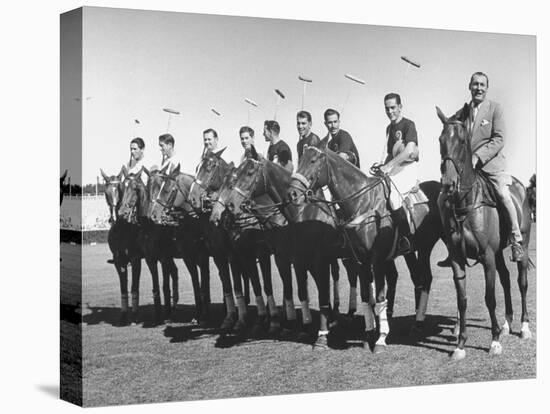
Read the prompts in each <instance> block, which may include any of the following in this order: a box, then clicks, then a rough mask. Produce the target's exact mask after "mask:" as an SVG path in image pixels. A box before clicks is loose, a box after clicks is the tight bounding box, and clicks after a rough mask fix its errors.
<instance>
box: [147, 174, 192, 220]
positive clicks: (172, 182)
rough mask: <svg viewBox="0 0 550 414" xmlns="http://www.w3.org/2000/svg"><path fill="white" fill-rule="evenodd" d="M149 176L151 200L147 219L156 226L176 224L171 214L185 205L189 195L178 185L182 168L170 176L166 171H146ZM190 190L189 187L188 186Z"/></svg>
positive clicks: (148, 188) (149, 195)
mask: <svg viewBox="0 0 550 414" xmlns="http://www.w3.org/2000/svg"><path fill="white" fill-rule="evenodd" d="M146 173H147V174H148V176H149V180H148V184H147V192H148V198H149V200H151V203H150V204H149V208H148V211H147V217H148V218H150V219H151V220H152V221H153V222H154V223H156V224H163V225H165V224H174V220H173V218H172V217H171V215H170V213H171V212H172V210H173V209H174V207H175V206H179V205H181V204H183V202H184V201H185V200H184V198H186V195H187V193H185V194H184V193H183V191H184V189H183V188H182V187H181V186H180V184H179V183H178V180H179V178H180V176H182V175H184V174H182V173H181V172H180V166H179V164H178V166H177V167H176V168H174V169H173V170H172V172H171V173H170V174H167V173H166V170H165V169H163V170H161V171H152V172H149V171H146ZM186 190H187V191H188V190H189V186H186Z"/></svg>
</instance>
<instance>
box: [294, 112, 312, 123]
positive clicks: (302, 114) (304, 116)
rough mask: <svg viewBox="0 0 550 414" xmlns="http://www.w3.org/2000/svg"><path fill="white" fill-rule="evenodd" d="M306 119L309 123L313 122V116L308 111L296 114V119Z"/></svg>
mask: <svg viewBox="0 0 550 414" xmlns="http://www.w3.org/2000/svg"><path fill="white" fill-rule="evenodd" d="M298 118H306V119H307V122H311V114H310V113H309V112H308V111H300V112H298V113H297V114H296V119H298Z"/></svg>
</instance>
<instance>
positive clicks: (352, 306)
mask: <svg viewBox="0 0 550 414" xmlns="http://www.w3.org/2000/svg"><path fill="white" fill-rule="evenodd" d="M349 310H353V311H356V310H357V288H354V287H352V288H350V290H349Z"/></svg>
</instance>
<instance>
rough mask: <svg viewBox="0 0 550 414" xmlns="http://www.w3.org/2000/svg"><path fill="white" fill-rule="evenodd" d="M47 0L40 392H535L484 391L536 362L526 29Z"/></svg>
mask: <svg viewBox="0 0 550 414" xmlns="http://www.w3.org/2000/svg"><path fill="white" fill-rule="evenodd" d="M64 6H67V7H64V8H59V9H57V10H56V11H52V12H51V15H52V16H49V18H50V19H54V17H55V16H54V14H55V15H56V16H57V17H56V18H57V22H56V25H57V26H56V28H55V27H53V26H55V25H53V24H52V25H51V26H52V27H53V30H54V33H53V35H52V36H50V38H51V39H53V40H54V41H56V42H57V47H58V49H57V51H58V54H57V66H56V67H55V68H54V69H53V70H52V71H51V73H53V75H54V76H57V78H58V84H57V85H54V86H57V92H56V93H57V95H53V96H52V97H51V99H49V98H48V99H49V100H50V101H52V102H53V103H54V104H55V102H57V106H58V112H57V116H58V118H57V122H58V124H57V135H58V137H59V138H58V139H59V146H57V147H56V148H58V150H57V152H58V155H57V154H56V155H55V156H56V157H57V156H59V158H58V161H59V162H58V163H57V165H58V168H55V167H54V166H52V165H50V166H49V167H48V169H49V170H51V173H50V172H48V177H49V180H50V181H52V180H53V181H52V182H54V181H55V186H56V189H52V188H51V186H50V187H49V190H48V193H49V198H48V201H49V202H51V203H53V204H55V209H54V207H51V208H50V209H49V210H47V212H48V214H50V215H52V216H53V215H54V213H52V212H55V211H57V212H58V213H59V214H58V215H57V216H56V217H54V218H55V219H56V220H57V218H59V226H58V230H57V231H56V234H57V235H58V240H57V243H58V247H55V248H53V247H52V248H51V249H50V250H49V251H50V252H51V251H53V252H54V253H55V252H56V251H58V252H59V254H57V256H55V257H52V258H49V259H48V261H47V268H48V269H49V270H48V271H50V270H51V272H54V271H55V267H56V266H58V274H59V276H58V277H59V279H55V278H54V277H55V275H53V276H52V280H51V284H57V285H56V286H57V287H58V289H57V297H55V296H53V297H52V298H50V299H47V302H48V303H54V302H56V301H57V302H56V307H57V308H56V309H58V311H57V312H58V313H57V315H56V314H55V313H54V319H55V320H52V321H50V323H51V326H50V327H49V328H48V329H51V330H52V331H55V330H57V331H56V332H53V334H51V335H50V337H57V338H58V339H57V341H58V342H57V343H58V345H57V347H58V348H57V349H58V352H57V354H56V355H50V356H49V357H48V356H47V355H45V352H42V358H52V359H53V358H59V360H58V361H59V362H58V364H57V366H58V368H59V374H58V375H59V384H58V385H57V384H55V385H54V384H53V383H52V381H50V380H48V381H46V382H44V381H42V382H41V384H42V385H37V386H35V388H36V389H37V391H38V392H39V393H41V394H42V395H50V396H54V397H55V398H60V399H61V400H64V401H66V402H64V403H59V404H64V405H66V404H67V403H72V404H75V405H77V406H82V407H105V406H128V405H132V406H135V405H137V404H150V403H165V402H178V404H186V405H183V406H181V405H176V407H180V409H181V408H184V409H186V407H191V405H187V404H190V402H193V404H198V403H200V404H211V405H210V406H209V407H210V408H209V409H216V410H219V409H224V405H223V404H224V402H225V401H227V403H228V405H227V406H226V408H227V410H229V411H232V410H233V409H235V410H236V409H238V407H239V403H238V401H247V404H248V405H245V406H242V407H243V408H242V409H244V407H246V409H247V410H250V409H255V410H257V409H262V408H259V407H262V405H263V404H262V401H263V399H249V397H269V399H265V401H266V404H270V405H271V408H269V409H270V410H274V409H275V408H276V407H277V404H278V401H281V399H283V398H289V399H290V400H286V401H285V402H284V404H282V405H281V407H292V406H293V403H292V402H291V401H294V402H295V404H296V405H295V407H296V410H303V409H317V408H316V407H317V406H319V405H320V406H321V407H322V406H323V405H324V408H325V409H327V408H328V407H331V408H332V410H334V409H337V410H338V409H344V408H343V407H345V405H346V397H345V396H346V395H354V397H353V399H352V400H350V401H352V402H350V403H349V404H353V406H356V407H357V408H356V409H360V408H359V407H360V405H359V404H362V407H363V408H361V409H370V408H369V404H370V403H369V401H370V400H377V402H376V404H378V405H377V407H378V408H376V409H378V410H380V409H391V405H392V404H393V402H392V401H394V402H395V404H396V408H395V409H396V410H403V409H408V407H409V404H407V403H406V402H405V401H406V400H407V398H411V401H412V400H413V399H414V401H415V403H411V406H412V405H414V406H415V407H416V408H414V410H416V409H418V410H419V411H422V412H431V411H434V410H437V411H438V412H440V411H441V410H444V409H445V410H446V409H447V408H448V409H449V411H451V412H455V411H458V410H459V409H460V406H461V405H465V406H466V407H467V409H472V410H477V408H476V407H478V408H479V407H484V408H483V409H487V407H489V406H491V404H490V402H489V401H488V400H490V399H497V400H499V401H498V403H495V404H496V405H495V407H499V408H498V409H499V410H500V407H506V406H507V404H506V403H504V402H505V401H506V400H510V404H508V407H507V409H513V408H514V407H516V408H517V409H519V408H518V407H527V406H529V404H530V403H529V402H527V401H522V400H523V398H524V395H527V394H524V395H522V392H521V391H519V392H515V393H514V394H512V392H511V390H512V389H513V386H512V385H508V388H502V389H506V390H507V391H506V393H504V394H502V393H499V392H497V390H498V389H499V386H502V387H506V385H507V384H514V383H515V384H518V385H519V387H520V388H518V389H523V387H522V384H523V383H524V382H526V381H527V382H528V383H529V384H533V385H536V384H537V383H538V381H540V380H541V376H540V375H541V370H540V363H541V357H543V355H542V354H543V349H542V348H541V343H543V342H544V339H543V338H544V333H543V332H542V331H541V328H540V327H541V325H540V323H539V324H538V323H537V322H538V321H539V319H540V305H541V302H542V301H543V300H544V297H543V291H542V290H541V283H544V282H542V281H541V280H540V279H541V278H538V277H537V275H538V274H542V273H541V272H543V270H541V269H545V266H544V264H543V263H541V260H538V259H537V241H539V239H541V238H540V237H537V234H538V233H540V234H541V235H542V234H543V233H544V231H543V230H541V229H539V225H540V224H539V222H540V220H542V222H544V218H543V216H541V215H539V217H537V188H536V181H537V175H538V174H539V173H540V174H543V173H544V172H543V167H544V165H541V161H540V160H541V154H542V152H541V151H542V148H543V147H542V145H541V144H540V139H541V138H542V134H541V129H540V124H541V122H540V107H539V103H538V99H540V98H541V95H542V93H541V91H540V88H541V83H542V82H541V80H540V79H541V77H543V76H544V74H543V73H542V72H541V69H540V64H541V55H540V53H539V50H540V44H539V39H540V33H539V29H538V28H539V26H536V29H533V30H532V31H529V30H528V29H526V28H525V26H522V28H523V29H522V28H515V27H514V26H513V25H511V26H510V29H509V30H507V29H505V28H503V27H502V26H499V27H498V28H495V27H493V26H491V25H490V24H491V22H490V21H489V22H488V23H487V26H483V25H482V24H481V22H480V26H477V27H476V26H474V25H473V23H472V22H469V23H468V24H464V25H462V26H461V25H460V23H456V22H455V23H447V22H446V21H445V19H444V18H442V20H441V24H436V23H425V20H422V19H420V18H419V19H418V20H415V19H414V18H410V19H409V20H408V21H404V20H403V16H402V15H400V17H399V18H398V19H396V20H395V22H394V21H392V20H391V18H389V17H388V18H386V19H384V18H382V19H380V18H379V19H375V18H373V20H369V19H368V13H367V10H368V7H367V6H365V10H363V9H362V7H360V6H358V5H355V4H353V5H352V4H348V3H347V2H346V3H345V4H342V6H343V7H342V8H343V9H344V10H343V12H342V13H343V15H335V16H334V18H331V17H330V12H324V10H325V9H326V10H330V6H332V7H337V6H338V5H337V4H332V5H324V6H323V7H324V8H321V9H320V11H317V13H312V15H311V17H310V16H307V10H309V9H308V6H307V5H306V6H300V8H298V9H297V10H299V11H297V12H295V13H293V12H292V11H289V12H286V14H285V13H284V12H281V13H278V12H276V11H275V7H274V6H273V5H272V6H271V8H267V9H266V10H265V13H262V11H261V10H257V9H254V8H251V9H250V10H249V11H245V10H246V9H245V8H239V7H240V6H239V5H235V9H234V10H235V11H234V12H232V11H231V10H229V6H228V7H221V8H217V9H216V8H214V6H212V7H211V8H209V7H208V6H204V8H202V9H201V8H200V7H189V8H185V7H184V6H178V7H169V6H167V7H165V6H160V5H159V6H158V10H154V9H155V8H157V6H155V5H146V4H144V5H140V6H136V7H134V6H133V5H131V4H128V3H124V4H123V5H122V6H121V5H120V4H103V3H101V4H97V5H93V4H91V5H80V4H76V3H74V4H73V2H66V3H65V4H64ZM138 7H139V8H138ZM309 7H313V6H309ZM353 7H357V13H358V14H360V13H364V17H362V18H357V19H354V18H353V12H351V9H353ZM430 7H432V8H433V7H434V6H433V4H432V3H430V4H429V6H426V10H428V9H430ZM440 7H442V8H444V7H445V6H443V5H440ZM470 7H471V8H472V13H471V14H470V16H471V17H472V18H474V17H475V16H477V17H479V16H481V15H483V16H485V17H487V18H489V17H488V16H486V15H485V14H484V13H480V14H476V12H475V7H474V6H470ZM391 8H392V7H391V5H390V4H387V5H385V6H384V7H382V9H386V10H387V11H388V12H389V11H391ZM285 10H292V6H291V5H285ZM376 10H377V12H376V13H379V14H380V15H382V16H384V12H383V10H382V11H381V10H380V9H376ZM483 10H485V9H483ZM323 13H324V14H323ZM437 13H440V16H446V13H445V12H444V11H443V10H438V11H437ZM448 13H452V7H449V10H448ZM390 14H391V13H390ZM418 14H419V15H421V14H422V11H421V10H420V9H419V10H418ZM341 16H347V17H341ZM350 16H352V17H350ZM490 18H491V19H494V18H495V16H490ZM507 18H508V19H513V16H510V17H507ZM432 22H433V20H432ZM55 30H57V33H55ZM56 36H57V38H56ZM37 42H38V41H37ZM54 57H55V56H54ZM54 60H55V59H54ZM52 89H55V88H50V90H52ZM29 98H30V99H31V100H29V106H24V107H21V106H19V111H21V112H23V113H26V115H25V116H26V117H27V119H28V120H29V121H31V120H32V119H33V116H34V115H33V109H31V108H32V105H33V104H32V102H33V101H36V102H37V99H38V98H32V97H29ZM55 115H56V114H55V113H54V114H53V115H51V116H52V117H55ZM54 121H55V120H54ZM30 123H34V122H30ZM33 127H34V126H33ZM23 129H24V126H23ZM49 138H51V137H49ZM49 138H48V139H49ZM537 138H538V139H539V141H537ZM53 144H55V141H52V146H55V145H53ZM33 145H34V144H33ZM40 145H42V144H40ZM38 148H39V147H37V150H36V151H37V153H39V152H40V150H39V149H38ZM53 150H55V148H54V149H53ZM53 150H52V151H51V152H53ZM55 159H57V158H53V159H52V162H53V160H55ZM19 162H21V161H19ZM543 162H544V161H542V163H543ZM35 165H37V166H38V164H35ZM39 168H40V170H41V171H46V170H45V168H43V167H39ZM37 179H41V178H39V177H37V176H36V175H35V177H34V180H35V181H36V180H37ZM57 179H59V184H57ZM53 190H55V193H56V194H55V197H56V198H57V191H58V192H59V200H51V199H52V198H53V194H54V191H53ZM39 191H42V190H39ZM12 193H13V191H12ZM15 194H17V191H16V192H15ZM542 194H544V192H543V193H542ZM12 196H13V194H12ZM37 197H38V196H37ZM541 197H543V196H541V194H539V202H538V204H540V203H541V200H542V199H541ZM51 203H50V204H51ZM539 207H540V206H539ZM57 208H59V210H57ZM31 214H32V213H31ZM31 217H33V216H31ZM540 217H542V218H541V219H540V220H539V218H540ZM24 221H26V220H24ZM49 221H50V222H51V226H50V227H51V229H52V230H55V229H54V226H55V225H56V224H57V223H54V222H53V221H52V220H49ZM541 232H542V233H541ZM50 233H53V231H50ZM24 240H27V243H28V241H29V240H30V239H28V236H27V238H26V239H24ZM541 242H542V240H541ZM24 243H25V242H24ZM49 243H50V244H52V243H53V242H49ZM29 246H30V244H29ZM57 248H59V250H56V249H57ZM27 254H30V255H31V256H28V255H27V256H25V257H27V261H28V264H29V265H31V267H32V266H33V263H35V262H34V261H33V262H31V261H30V260H31V257H32V253H31V250H30V249H27ZM543 260H544V258H543V259H542V261H543ZM36 263H38V259H37V261H36ZM41 283H43V282H41ZM50 291H51V290H50ZM53 291H54V292H55V289H54V290H53ZM45 292H46V291H45V290H44V294H45ZM537 294H538V296H537ZM43 300H44V299H43ZM37 310H38V311H39V308H37ZM43 318H45V317H44V316H43ZM49 319H52V318H51V314H50V318H49ZM32 324H33V322H32V320H31V321H28V326H27V328H26V329H27V331H28V332H32ZM44 329H45V328H44ZM542 330H544V328H542ZM31 335H32V337H33V338H34V339H33V341H35V342H36V344H37V345H38V346H39V344H40V340H39V339H38V338H39V334H32V333H31ZM541 340H542V341H543V342H541ZM51 348H52V347H50V348H49V349H51ZM48 355H49V354H48ZM538 367H539V368H538ZM40 375H41V377H44V378H46V374H43V375H42V374H40ZM48 378H52V376H49V377H48ZM512 380H513V382H510V381H512ZM517 380H521V381H517ZM491 383H493V384H495V385H491ZM45 384H46V385H45ZM496 384H500V385H496ZM441 385H444V386H445V388H444V390H446V392H447V393H446V394H445V395H446V396H442V395H441V393H440V391H441V387H435V388H434V387H428V388H427V389H426V387H419V386H441ZM536 386H537V387H538V386H539V385H536ZM465 387H468V388H465ZM475 387H480V388H479V389H480V390H482V391H475V392H476V394H475V397H471V398H473V399H469V397H468V395H470V394H469V393H470V392H473V391H472V390H474V389H475ZM483 387H487V388H483ZM435 389H438V390H439V391H438V395H437V396H435V394H434V395H433V396H432V397H430V396H429V395H430V392H429V390H435ZM483 389H486V390H487V391H483ZM427 390H428V391H427ZM534 390H535V389H532V393H531V394H529V395H530V396H533V395H536V394H538V393H540V390H539V391H534ZM343 391H360V392H361V393H360V394H355V393H352V394H350V393H344V394H342V393H334V392H343ZM393 392H395V393H396V394H395V396H393V395H392V394H391V393H393ZM415 392H418V393H421V394H417V395H416V396H414V397H413V395H414V394H415ZM323 393H324V394H323ZM326 393H330V394H326ZM388 393H390V394H388ZM329 395H330V396H333V397H329ZM420 395H423V396H424V397H421V396H420ZM471 395H474V394H471ZM369 396H371V397H369ZM274 397H276V399H273V398H274ZM310 398H312V399H313V401H315V403H308V401H310V400H308V399H310ZM327 398H328V399H331V398H334V399H333V400H332V403H331V405H328V404H327V405H325V403H324V402H323V401H324V400H323V399H327ZM382 398H383V399H384V400H385V403H382V402H381V401H380V399H382ZM422 398H423V400H422V401H425V402H424V404H425V407H424V408H425V409H421V407H422V406H423V405H422V404H420V405H419V404H418V403H416V401H418V399H422ZM430 398H433V400H431V399H430ZM235 399H237V400H235ZM512 400H514V401H513V402H512ZM216 401H217V402H216ZM267 401H269V403H267ZM336 401H338V402H336ZM371 402H372V401H371ZM50 404H51V403H50ZM217 404H221V405H217ZM250 404H252V405H250ZM308 404H313V405H308ZM350 406H351V405H350ZM52 407H53V405H52ZM149 407H150V408H151V407H156V405H155V406H149ZM195 407H197V408H198V407H203V406H202V405H197V406H195ZM307 407H310V408H307ZM338 407H339V408H338ZM373 407H374V406H373ZM382 407H385V408H382ZM121 409H123V408H121ZM201 409H202V408H201ZM285 409H287V408H285ZM288 409H291V408H288ZM411 409H412V408H411ZM414 410H413V411H414ZM415 412H416V411H415Z"/></svg>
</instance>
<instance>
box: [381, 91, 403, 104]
mask: <svg viewBox="0 0 550 414" xmlns="http://www.w3.org/2000/svg"><path fill="white" fill-rule="evenodd" d="M388 99H395V103H396V104H397V105H401V96H400V95H399V94H398V93H395V92H391V93H388V94H387V95H386V96H384V103H386V101H387V100H388Z"/></svg>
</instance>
